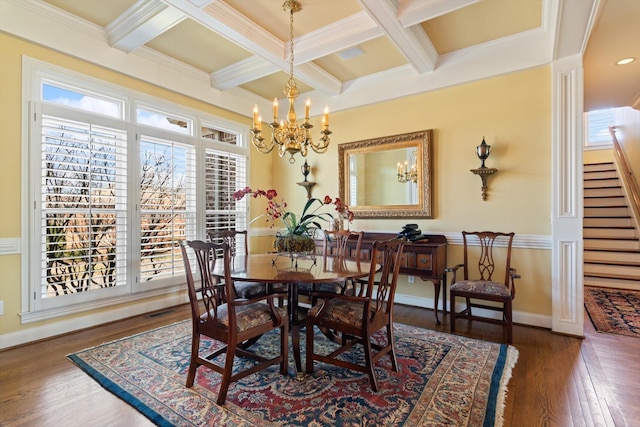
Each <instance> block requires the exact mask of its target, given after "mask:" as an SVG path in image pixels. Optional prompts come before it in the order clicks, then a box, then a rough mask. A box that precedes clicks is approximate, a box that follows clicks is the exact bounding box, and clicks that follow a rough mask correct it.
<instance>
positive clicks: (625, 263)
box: [584, 260, 640, 267]
mask: <svg viewBox="0 0 640 427" xmlns="http://www.w3.org/2000/svg"><path fill="white" fill-rule="evenodd" d="M584 263H585V264H598V265H614V266H616V267H621V266H624V267H640V261H639V262H636V261H602V260H597V261H596V260H585V261H584Z"/></svg>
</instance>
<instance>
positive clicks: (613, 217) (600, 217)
mask: <svg viewBox="0 0 640 427" xmlns="http://www.w3.org/2000/svg"><path fill="white" fill-rule="evenodd" d="M584 218H589V219H604V218H612V219H630V218H631V216H629V215H620V216H611V215H606V216H602V215H595V216H587V215H585V216H584Z"/></svg>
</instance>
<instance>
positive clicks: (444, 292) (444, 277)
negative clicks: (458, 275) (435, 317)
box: [440, 272, 447, 318]
mask: <svg viewBox="0 0 640 427" xmlns="http://www.w3.org/2000/svg"><path fill="white" fill-rule="evenodd" d="M440 283H442V317H443V318H444V317H446V316H447V273H446V272H445V273H442V277H441V278H440Z"/></svg>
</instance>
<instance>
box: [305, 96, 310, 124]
mask: <svg viewBox="0 0 640 427" xmlns="http://www.w3.org/2000/svg"><path fill="white" fill-rule="evenodd" d="M310 109H311V98H307V102H305V104H304V120H305V121H307V122H308V121H309V110H310Z"/></svg>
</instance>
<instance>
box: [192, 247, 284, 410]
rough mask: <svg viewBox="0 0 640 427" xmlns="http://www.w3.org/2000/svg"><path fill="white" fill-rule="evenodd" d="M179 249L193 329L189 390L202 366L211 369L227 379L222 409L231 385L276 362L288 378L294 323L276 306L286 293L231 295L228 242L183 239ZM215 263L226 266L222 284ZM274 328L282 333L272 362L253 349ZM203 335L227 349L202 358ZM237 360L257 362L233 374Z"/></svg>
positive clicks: (222, 384) (223, 383) (221, 394)
mask: <svg viewBox="0 0 640 427" xmlns="http://www.w3.org/2000/svg"><path fill="white" fill-rule="evenodd" d="M187 247H190V248H191V249H193V255H194V258H195V262H196V264H197V267H198V271H199V273H200V275H199V278H200V282H201V286H202V288H201V292H199V293H200V294H201V298H202V300H201V301H199V300H198V292H197V290H196V285H195V278H194V275H193V273H192V268H191V262H190V260H189V254H188V253H187ZM180 249H181V252H182V259H183V260H184V268H185V273H186V277H187V289H188V293H189V303H190V305H191V320H192V325H193V328H192V338H191V358H190V363H189V371H188V374H187V382H186V386H187V387H192V386H193V383H194V380H195V376H196V370H197V369H198V367H199V366H206V367H207V368H209V369H212V370H214V371H216V372H218V373H220V374H221V375H222V380H221V382H220V391H219V392H218V399H217V403H218V404H219V405H222V404H224V402H225V400H226V397H227V391H228V389H229V385H230V384H231V383H232V382H235V381H237V380H239V379H241V378H244V377H246V376H247V375H250V374H252V373H254V372H257V371H259V370H262V369H265V368H268V367H269V366H271V365H275V364H280V373H281V374H282V375H287V367H288V361H289V356H288V352H289V344H288V336H289V320H288V318H287V310H286V308H281V307H276V306H275V303H274V299H275V298H278V297H282V298H284V297H286V293H283V294H278V293H274V294H270V295H260V296H256V297H252V298H248V299H238V298H235V297H230V296H233V295H234V294H235V289H234V287H233V285H234V284H233V280H232V279H231V275H230V271H231V252H232V251H231V247H230V246H229V245H228V244H226V243H222V244H216V243H211V242H203V241H200V240H193V241H187V242H185V241H180ZM219 256H221V258H219ZM216 262H223V263H224V272H225V277H224V281H223V283H216V282H215V280H214V279H213V276H212V274H211V272H212V269H213V268H214V267H215V263H216ZM221 288H222V289H221ZM225 296H226V297H225ZM225 300H226V302H225ZM272 329H280V351H279V352H278V354H277V355H275V356H273V357H271V358H267V357H264V356H262V355H260V354H257V353H255V352H251V351H249V350H248V349H249V347H250V346H251V345H252V344H253V343H255V342H256V341H257V340H258V339H259V337H260V336H262V335H263V334H265V333H266V332H269V331H271V330H272ZM202 336H206V337H209V338H212V339H214V340H217V341H220V342H221V343H222V344H223V345H222V346H221V347H220V348H219V349H217V350H216V351H214V352H213V353H212V354H209V355H201V354H200V340H201V337H202ZM223 353H226V354H225V358H224V364H219V363H216V361H215V358H216V357H218V356H219V355H221V354H223ZM236 356H238V357H245V358H250V359H252V360H254V361H256V362H257V363H254V364H252V365H251V366H249V367H247V368H246V369H243V370H240V371H234V370H233V368H234V365H233V362H234V359H235V357H236Z"/></svg>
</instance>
